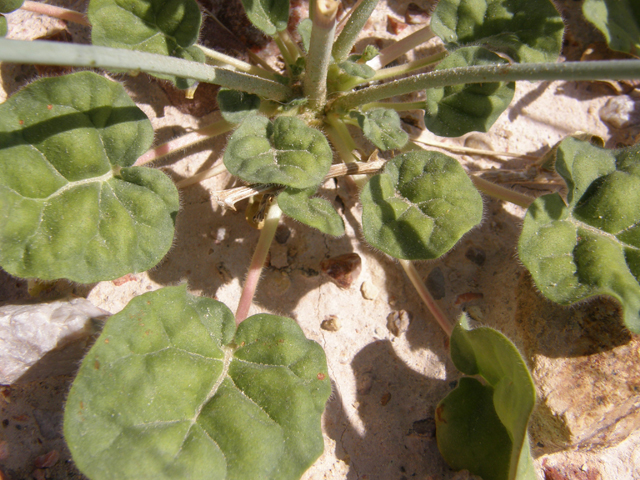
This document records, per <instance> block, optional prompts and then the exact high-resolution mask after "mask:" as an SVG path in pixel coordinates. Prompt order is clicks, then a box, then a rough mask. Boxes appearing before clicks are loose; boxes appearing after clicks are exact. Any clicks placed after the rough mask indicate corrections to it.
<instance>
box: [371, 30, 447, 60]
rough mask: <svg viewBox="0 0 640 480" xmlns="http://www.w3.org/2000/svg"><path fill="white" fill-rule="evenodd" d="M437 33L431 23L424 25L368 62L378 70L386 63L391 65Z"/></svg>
mask: <svg viewBox="0 0 640 480" xmlns="http://www.w3.org/2000/svg"><path fill="white" fill-rule="evenodd" d="M433 37H435V35H434V34H433V32H432V31H431V27H430V26H429V25H427V26H425V27H422V28H421V29H420V30H417V31H415V32H413V33H412V34H410V35H407V36H406V37H404V38H403V39H401V40H398V41H397V42H396V43H394V44H393V45H389V46H388V47H387V48H383V49H382V50H381V51H380V55H378V56H377V57H375V58H372V59H371V60H369V61H368V62H367V65H369V66H370V67H371V68H373V69H374V70H378V69H380V68H382V67H384V66H385V65H389V64H390V63H391V62H393V61H394V60H396V59H397V58H399V57H401V56H402V55H404V54H405V53H407V52H408V51H410V50H413V49H414V48H416V47H417V46H418V45H422V44H423V43H425V42H428V41H429V40H431V39H432V38H433Z"/></svg>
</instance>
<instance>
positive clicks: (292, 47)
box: [278, 30, 302, 63]
mask: <svg viewBox="0 0 640 480" xmlns="http://www.w3.org/2000/svg"><path fill="white" fill-rule="evenodd" d="M278 37H280V39H281V40H282V43H283V44H284V45H285V46H286V47H287V50H289V55H291V56H292V57H293V62H294V63H295V61H296V60H297V59H298V58H299V57H301V56H302V52H301V51H300V47H298V45H297V44H296V42H294V41H293V38H291V35H290V34H289V30H282V31H280V32H278Z"/></svg>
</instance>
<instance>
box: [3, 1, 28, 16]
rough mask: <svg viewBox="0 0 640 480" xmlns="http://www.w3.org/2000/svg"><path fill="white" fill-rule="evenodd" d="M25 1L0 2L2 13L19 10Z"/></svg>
mask: <svg viewBox="0 0 640 480" xmlns="http://www.w3.org/2000/svg"><path fill="white" fill-rule="evenodd" d="M23 3H24V0H0V13H11V12H13V11H15V10H18V9H19V8H20V7H21V6H22V4H23Z"/></svg>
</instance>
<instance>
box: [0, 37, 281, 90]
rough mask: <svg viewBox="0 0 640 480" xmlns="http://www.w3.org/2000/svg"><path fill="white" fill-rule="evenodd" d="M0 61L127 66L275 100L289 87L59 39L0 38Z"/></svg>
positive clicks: (169, 59)
mask: <svg viewBox="0 0 640 480" xmlns="http://www.w3.org/2000/svg"><path fill="white" fill-rule="evenodd" d="M0 61H4V62H10V63H18V64H25V63H26V64H35V65H68V66H72V67H90V68H105V69H113V70H130V71H134V72H139V71H143V72H147V73H154V74H163V75H175V76H177V77H183V78H192V79H194V80H197V81H199V82H205V83H214V84H217V85H221V86H223V87H227V88H233V89H236V90H242V91H244V92H249V93H255V94H257V95H260V96H261V97H267V98H269V99H272V100H276V101H285V100H287V99H288V98H289V97H290V95H291V89H290V88H289V87H287V86H286V85H282V84H281V83H277V82H273V81H271V80H267V79H265V78H261V77H256V76H253V75H248V74H246V73H241V72H234V71H231V70H227V69H224V68H219V67H212V66H210V65H205V64H202V63H197V62H190V61H188V60H183V59H181V58H174V57H168V56H164V55H156V54H153V53H144V52H136V51H131V50H125V49H120V48H109V47H97V46H94V45H75V44H68V43H67V44H65V43H60V42H48V41H35V42H28V41H24V40H8V39H6V38H0Z"/></svg>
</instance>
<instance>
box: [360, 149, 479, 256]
mask: <svg viewBox="0 0 640 480" xmlns="http://www.w3.org/2000/svg"><path fill="white" fill-rule="evenodd" d="M360 201H361V202H362V207H363V212H362V229H363V232H364V237H365V239H366V241H367V242H368V243H370V244H371V245H372V246H374V247H375V248H378V249H380V250H382V251H383V252H385V253H387V254H389V255H391V256H392V257H395V258H400V259H406V260H421V259H422V260H427V259H432V258H438V257H440V256H441V255H443V254H444V253H446V252H447V251H448V250H449V249H451V248H452V247H453V246H454V245H455V244H456V242H457V241H458V240H459V239H460V237H462V235H464V234H465V233H466V232H468V231H469V230H470V229H471V228H473V227H474V226H476V225H477V224H479V223H480V221H481V220H482V199H481V198H480V194H479V193H478V191H477V190H476V189H475V188H474V186H473V184H472V183H471V180H470V179H469V177H468V176H467V174H466V173H465V171H464V169H463V168H462V167H461V166H460V164H459V163H458V162H457V161H456V160H454V159H453V158H451V157H448V156H446V155H444V154H442V153H438V152H424V151H423V152H411V153H405V154H403V155H400V156H398V157H396V158H394V159H393V160H392V161H390V162H389V163H388V164H387V166H386V167H385V169H384V172H383V173H381V174H378V175H375V176H373V177H372V178H371V179H370V180H369V182H368V183H367V184H366V185H365V187H364V188H363V189H362V192H361V194H360Z"/></svg>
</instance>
